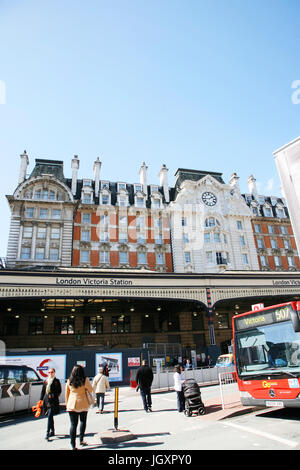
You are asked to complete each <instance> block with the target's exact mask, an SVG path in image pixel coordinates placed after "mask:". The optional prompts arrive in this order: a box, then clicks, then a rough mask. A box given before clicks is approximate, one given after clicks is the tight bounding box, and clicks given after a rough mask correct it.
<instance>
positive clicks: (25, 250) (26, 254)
mask: <svg viewBox="0 0 300 470" xmlns="http://www.w3.org/2000/svg"><path fill="white" fill-rule="evenodd" d="M30 256H31V248H29V247H26V246H22V250H21V259H30Z"/></svg>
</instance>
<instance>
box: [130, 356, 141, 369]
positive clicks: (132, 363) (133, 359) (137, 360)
mask: <svg viewBox="0 0 300 470" xmlns="http://www.w3.org/2000/svg"><path fill="white" fill-rule="evenodd" d="M140 365H141V360H140V358H139V357H129V358H128V367H139V366H140Z"/></svg>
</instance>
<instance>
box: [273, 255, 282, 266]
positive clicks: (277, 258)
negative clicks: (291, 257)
mask: <svg viewBox="0 0 300 470" xmlns="http://www.w3.org/2000/svg"><path fill="white" fill-rule="evenodd" d="M274 263H275V266H276V267H277V268H278V267H279V266H281V260H280V257H279V256H274Z"/></svg>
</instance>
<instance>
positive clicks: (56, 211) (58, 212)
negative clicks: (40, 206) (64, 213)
mask: <svg viewBox="0 0 300 470" xmlns="http://www.w3.org/2000/svg"><path fill="white" fill-rule="evenodd" d="M52 218H53V219H60V218H61V210H60V209H53V210H52Z"/></svg>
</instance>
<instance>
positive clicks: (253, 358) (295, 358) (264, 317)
mask: <svg viewBox="0 0 300 470" xmlns="http://www.w3.org/2000/svg"><path fill="white" fill-rule="evenodd" d="M286 315H287V316H288V311H287V310H286ZM272 316H274V311H270V312H261V313H260V314H259V313H258V314H257V315H251V316H249V317H247V316H244V317H240V318H236V319H235V320H236V321H235V353H236V360H237V363H236V368H237V373H238V375H239V377H240V378H241V379H247V377H249V379H250V376H251V378H254V377H255V376H259V375H266V374H267V375H276V374H278V371H279V370H280V371H281V372H283V373H285V374H290V375H291V376H293V377H300V334H299V333H298V332H295V330H294V327H293V323H292V321H291V319H288V320H286V319H285V320H284V319H283V318H282V319H281V318H280V319H279V317H278V318H277V321H276V316H275V320H274V317H273V318H271V317H272ZM247 320H248V321H247Z"/></svg>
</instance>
